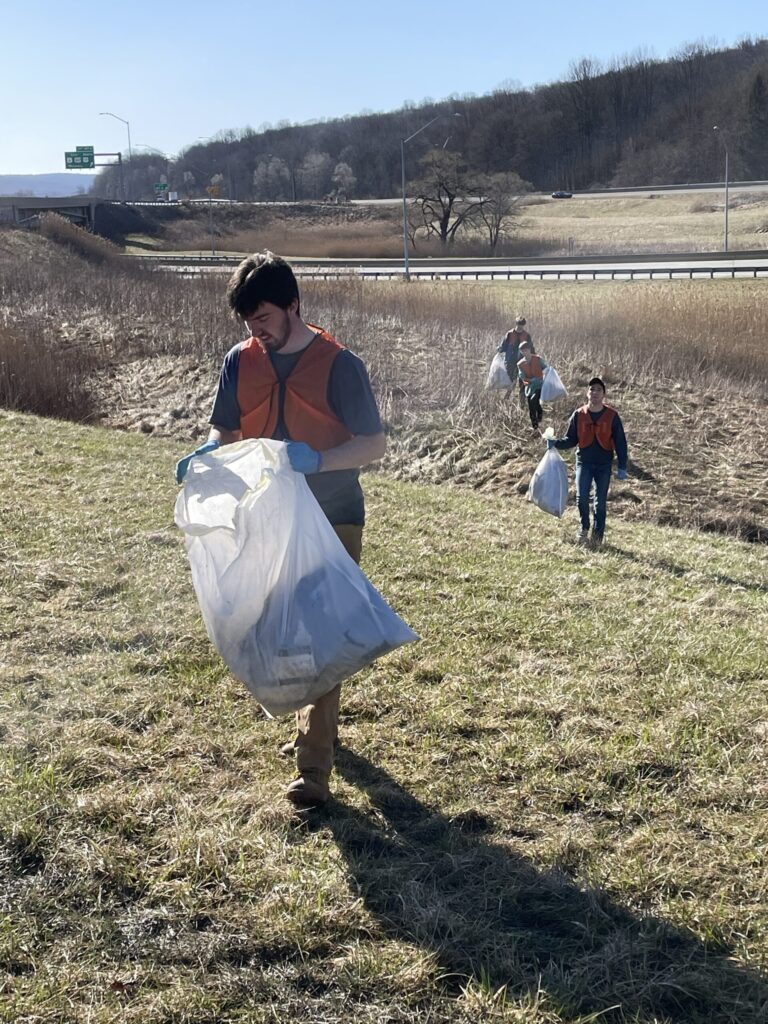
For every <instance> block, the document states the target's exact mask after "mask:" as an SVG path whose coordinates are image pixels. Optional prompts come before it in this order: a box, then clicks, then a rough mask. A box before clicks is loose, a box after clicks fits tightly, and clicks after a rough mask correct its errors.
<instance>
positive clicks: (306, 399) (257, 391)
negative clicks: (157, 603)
mask: <svg viewBox="0 0 768 1024" xmlns="http://www.w3.org/2000/svg"><path fill="white" fill-rule="evenodd" d="M227 299H228V302H229V306H230V308H231V309H232V310H233V312H234V313H235V314H236V315H237V316H238V317H239V318H240V319H241V320H242V322H243V323H244V325H245V327H246V328H247V330H248V332H249V337H248V338H247V340H245V341H243V342H240V343H238V344H237V345H235V346H234V347H233V348H232V349H231V350H230V351H229V352H228V353H227V355H226V357H225V359H224V364H223V366H222V369H221V373H220V376H219V384H218V390H217V393H216V397H215V400H214V404H213V410H212V412H211V416H210V421H209V422H210V424H211V429H210V433H209V436H208V440H207V441H206V443H205V444H203V445H201V446H200V447H199V448H197V449H196V450H195V451H194V452H192V453H191V454H190V455H187V456H186V457H185V458H183V459H181V460H180V462H179V463H178V465H177V467H176V479H177V482H178V483H181V482H182V481H183V480H184V477H185V475H186V473H187V470H188V468H189V463H190V462H191V460H192V459H193V458H195V456H197V455H202V454H205V453H206V452H210V451H213V450H215V449H216V448H218V447H219V446H221V445H227V444H232V443H234V442H236V441H240V440H242V439H245V438H260V437H262V438H272V439H275V440H279V441H286V442H288V443H287V454H288V458H289V460H290V464H291V466H292V468H293V469H294V470H295V471H297V472H299V473H303V474H305V475H306V479H307V483H308V485H309V488H310V490H311V491H312V493H313V494H314V496H315V498H316V499H317V501H318V503H319V505H320V507H321V509H322V510H323V512H324V513H325V515H326V517H327V519H328V520H329V522H330V523H331V525H332V526H333V528H334V530H335V532H336V534H337V536H338V537H339V540H340V541H341V543H342V544H343V545H344V547H345V549H346V550H347V552H348V554H349V555H350V557H351V558H353V559H354V561H355V562H357V563H359V562H360V555H361V552H362V536H363V525H364V521H365V508H364V499H363V492H362V488H361V486H360V481H359V471H360V469H361V468H362V467H363V466H367V465H369V464H370V463H372V462H375V461H376V460H378V459H380V458H381V457H382V456H383V455H384V452H385V450H386V438H385V435H384V431H383V428H382V424H381V418H380V416H379V411H378V408H377V405H376V399H375V397H374V395H373V392H372V390H371V385H370V381H369V378H368V373H367V371H366V368H365V366H364V364H363V362H362V360H360V359H359V358H358V357H357V356H356V355H354V354H353V353H352V352H350V351H349V349H347V348H345V347H344V346H343V345H341V344H340V343H339V342H337V341H336V340H335V339H334V338H333V337H331V335H330V334H328V333H327V332H326V331H324V330H323V329H322V328H320V327H316V326H314V325H313V324H310V323H307V322H305V321H304V320H303V319H302V318H301V306H300V296H299V288H298V284H297V282H296V278H295V276H294V273H293V270H292V269H291V267H290V265H289V264H288V263H287V262H286V261H285V260H284V259H282V258H281V257H280V256H276V255H275V254H273V253H271V252H263V253H255V254H254V255H253V256H250V257H248V258H247V259H245V260H243V262H242V263H241V264H240V265H239V266H238V267H237V269H236V270H235V271H234V273H233V274H232V277H231V278H230V280H229V284H228V287H227ZM340 689H341V684H338V685H337V686H335V687H334V688H333V689H332V690H331V691H330V692H329V693H327V694H325V695H324V696H322V697H319V698H317V699H316V700H315V702H314V703H313V704H309V705H307V706H306V707H303V708H301V709H300V710H299V711H298V712H297V714H296V726H297V732H296V738H295V740H293V741H291V742H290V743H287V744H286V745H285V746H284V747H283V753H286V754H290V755H293V754H294V753H295V755H296V764H297V769H298V776H297V778H296V779H295V780H294V781H293V782H292V783H291V785H290V786H289V787H288V789H287V791H286V797H287V798H288V800H290V801H291V802H292V803H293V804H295V805H296V806H299V807H312V806H317V805H319V804H323V803H325V802H326V801H327V800H328V797H329V777H330V773H331V768H332V766H333V757H334V748H335V745H336V740H337V732H338V719H339V696H340Z"/></svg>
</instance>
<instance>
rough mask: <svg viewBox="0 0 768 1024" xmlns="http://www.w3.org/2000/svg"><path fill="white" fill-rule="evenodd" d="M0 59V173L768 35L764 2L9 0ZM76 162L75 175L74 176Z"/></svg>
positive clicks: (169, 148) (479, 90) (170, 149)
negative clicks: (72, 154)
mask: <svg viewBox="0 0 768 1024" xmlns="http://www.w3.org/2000/svg"><path fill="white" fill-rule="evenodd" d="M0 24H2V30H3V45H2V57H1V58H0V88H1V89H2V93H1V95H2V117H1V118H0V129H1V131H0V174H32V173H46V172H53V171H63V170H64V151H65V150H71V149H74V148H75V147H76V146H78V145H93V146H95V148H96V150H97V152H98V151H102V152H107V151H117V150H118V149H119V150H122V151H124V152H126V151H127V147H128V137H127V129H126V126H125V125H124V124H122V123H121V122H120V121H118V120H116V119H115V118H112V117H100V116H99V112H100V111H111V112H112V113H114V114H117V115H118V116H119V117H121V118H123V119H125V120H127V121H129V122H130V132H131V141H132V143H133V147H134V149H137V150H138V151H140V150H139V145H140V144H144V145H148V146H152V147H155V148H157V149H160V150H162V151H164V152H166V153H169V154H176V153H177V152H178V151H179V150H181V149H183V148H185V147H186V146H189V145H191V144H192V143H194V142H195V140H196V139H197V138H198V137H200V136H212V135H214V134H215V133H216V132H219V131H221V130H222V129H227V128H234V129H241V128H244V127H245V126H246V125H251V126H252V127H253V128H255V129H258V128H259V127H260V126H262V125H264V124H265V123H272V124H275V123H277V122H279V121H290V122H295V123H300V122H303V121H310V120H317V119H321V118H333V117H339V116H344V115H347V114H357V113H360V112H362V111H371V110H376V111H386V110H395V109H397V108H398V107H401V106H402V105H403V104H404V103H406V102H411V103H416V104H418V103H420V102H421V101H423V100H425V99H427V98H431V99H435V100H440V99H444V98H446V97H448V96H450V95H452V94H458V95H459V96H461V95H464V94H468V93H474V94H476V95H483V94H485V93H488V92H491V91H492V90H493V89H495V88H497V87H498V86H499V85H501V84H502V83H505V82H509V81H513V82H516V83H519V84H520V85H521V86H522V87H527V86H532V85H535V84H537V83H543V82H550V81H554V80H556V79H559V78H564V77H567V74H568V68H569V65H570V63H571V62H572V61H576V60H579V59H580V58H582V57H593V58H596V59H598V60H600V61H610V59H611V58H613V57H620V56H622V55H625V54H629V53H633V52H635V51H637V50H638V49H642V50H644V51H645V52H646V53H648V54H649V55H651V56H655V57H659V58H663V57H667V56H669V55H670V54H671V53H673V52H674V51H675V50H677V49H678V48H679V47H680V46H681V45H683V44H684V43H690V42H696V41H698V40H704V41H706V42H711V43H714V44H716V45H719V46H720V45H722V46H730V45H733V44H734V43H736V42H738V41H739V40H740V39H742V38H744V37H745V36H750V37H752V38H760V37H768V2H766V0H730V2H723V0H635V3H626V2H625V3H622V2H621V0H582V2H581V3H579V2H578V0H548V2H545V3H532V2H521V0H481V2H479V3H473V4H467V3H457V2H455V0H383V2H380V3H376V2H373V3H361V2H359V0H356V2H354V3H353V2H352V0H324V2H322V3H318V2H317V0H293V3H285V2H280V0H219V2H214V0H206V2H205V3H203V2H200V0H152V2H150V0H133V2H129V3H125V4H122V3H111V2H110V0H99V2H98V3H97V2H95V0H69V3H65V2H53V0H27V2H20V0H12V2H10V3H8V4H5V5H4V13H3V16H2V21H1V22H0ZM73 176H74V175H73Z"/></svg>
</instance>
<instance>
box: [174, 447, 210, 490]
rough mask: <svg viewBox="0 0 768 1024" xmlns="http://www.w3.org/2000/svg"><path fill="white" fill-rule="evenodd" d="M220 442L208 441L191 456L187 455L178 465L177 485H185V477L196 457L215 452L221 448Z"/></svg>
mask: <svg viewBox="0 0 768 1024" xmlns="http://www.w3.org/2000/svg"><path fill="white" fill-rule="evenodd" d="M220 444H221V442H220V441H206V442H205V444H201V445H200V447H199V448H195V450H194V451H193V452H192V454H191V455H185V456H184V458H183V459H179V461H178V462H177V463H176V483H177V484H183V483H184V477H185V476H186V475H187V470H188V469H189V464H190V462H191V461H192V459H194V457H195V456H196V455H205V453H206V452H215V451H216V449H217V448H219V447H220Z"/></svg>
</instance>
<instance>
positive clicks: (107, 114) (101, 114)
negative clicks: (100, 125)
mask: <svg viewBox="0 0 768 1024" xmlns="http://www.w3.org/2000/svg"><path fill="white" fill-rule="evenodd" d="M99 117H114V119H115V120H116V121H122V122H123V124H124V125H125V127H126V128H127V129H128V163H129V165H130V162H131V157H132V154H131V125H130V122H129V121H126V119H125V118H124V117H119V116H118V115H117V114H112V113H111V112H110V111H109V110H101V111H99ZM121 165H122V161H121ZM129 175H130V167H129ZM129 180H130V178H129ZM126 198H127V196H126V194H125V188H123V200H124V201H125V199H126Z"/></svg>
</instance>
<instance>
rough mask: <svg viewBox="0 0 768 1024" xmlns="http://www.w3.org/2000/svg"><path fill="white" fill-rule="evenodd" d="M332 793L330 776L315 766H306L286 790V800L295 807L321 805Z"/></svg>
mask: <svg viewBox="0 0 768 1024" xmlns="http://www.w3.org/2000/svg"><path fill="white" fill-rule="evenodd" d="M330 795H331V794H330V790H329V789H328V776H327V775H326V774H325V772H321V771H318V770H317V769H315V768H305V769H304V771H303V772H302V774H301V775H300V776H299V777H298V779H294V781H293V782H292V783H291V784H290V786H289V787H288V789H287V790H286V791H285V798H286V800H290V802H291V803H292V804H293V805H294V806H295V807H321V806H322V805H323V804H324V803H327V801H328V797H329V796H330Z"/></svg>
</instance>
